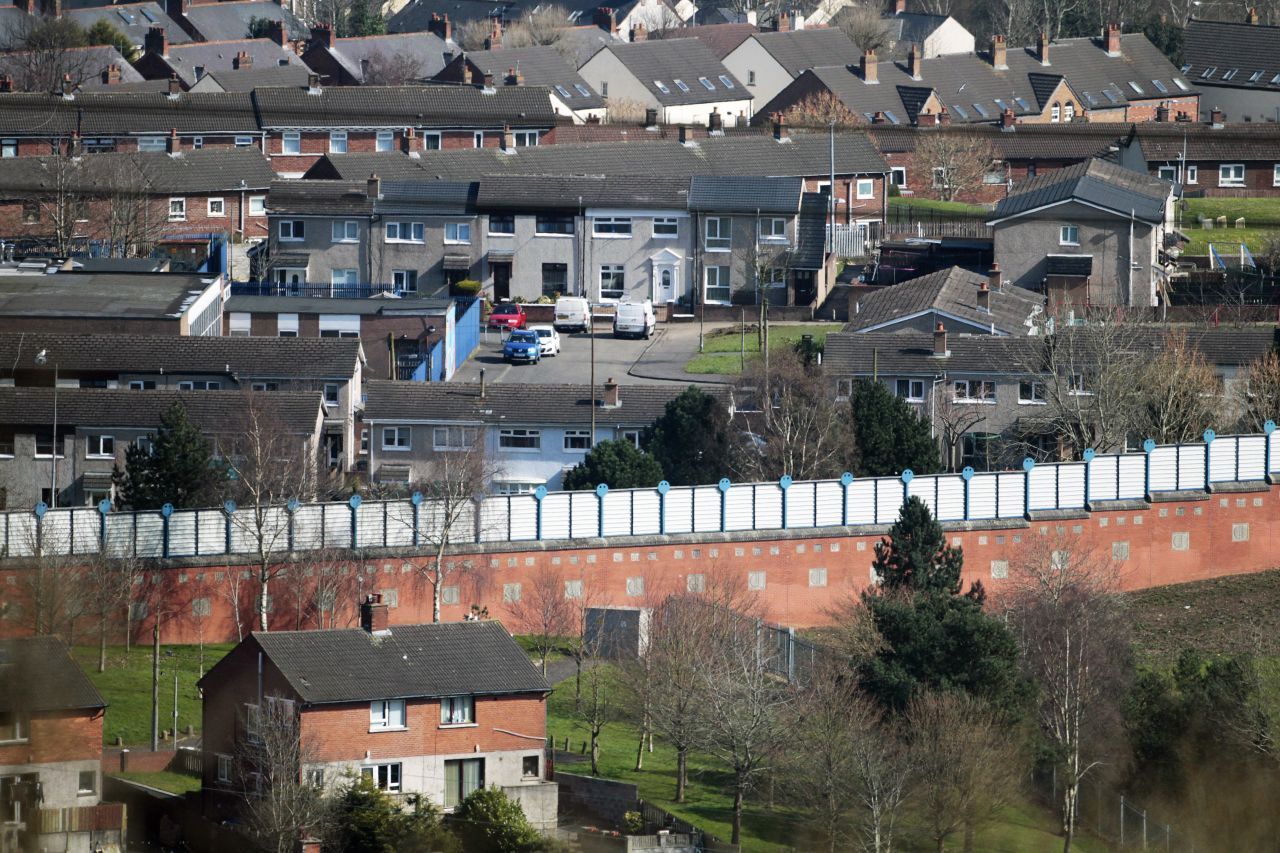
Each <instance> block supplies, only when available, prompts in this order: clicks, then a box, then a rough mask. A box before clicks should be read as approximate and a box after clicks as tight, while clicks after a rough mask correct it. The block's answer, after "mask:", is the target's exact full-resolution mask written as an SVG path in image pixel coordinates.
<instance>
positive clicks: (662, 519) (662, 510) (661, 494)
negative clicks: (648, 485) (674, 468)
mask: <svg viewBox="0 0 1280 853" xmlns="http://www.w3.org/2000/svg"><path fill="white" fill-rule="evenodd" d="M669 491H671V484H670V483H668V482H667V481H666V480H660V481H659V482H658V533H659V534H661V535H664V536H665V535H666V533H667V492H669Z"/></svg>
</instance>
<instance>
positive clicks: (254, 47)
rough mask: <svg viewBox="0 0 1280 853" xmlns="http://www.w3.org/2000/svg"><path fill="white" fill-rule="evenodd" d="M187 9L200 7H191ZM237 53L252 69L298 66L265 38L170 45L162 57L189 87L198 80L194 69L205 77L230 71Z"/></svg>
mask: <svg viewBox="0 0 1280 853" xmlns="http://www.w3.org/2000/svg"><path fill="white" fill-rule="evenodd" d="M219 5H221V4H219ZM191 8H192V9H198V8H202V7H199V6H192V7H191ZM241 53H244V54H247V55H248V56H249V58H250V59H251V61H252V63H253V66H252V67H253V68H255V69H262V68H271V67H276V66H279V65H282V64H284V65H302V60H301V59H300V58H298V54H296V53H294V52H293V51H292V50H290V49H288V48H284V47H281V46H280V45H278V44H276V43H275V42H274V41H272V40H271V39H267V38H260V39H249V38H241V39H238V40H235V41H208V42H191V43H190V44H179V45H170V47H169V52H168V53H166V54H165V55H164V62H165V64H166V65H168V66H169V67H170V68H171V69H173V73H175V74H177V75H178V77H179V78H180V79H181V80H182V82H183V84H185V85H187V86H191V85H192V84H194V83H195V82H196V81H197V80H198V79H200V78H199V75H198V74H197V73H196V69H197V68H203V69H204V73H206V74H207V73H208V72H210V71H231V70H232V69H233V68H234V64H235V59H236V57H237V56H238V55H239V54H241Z"/></svg>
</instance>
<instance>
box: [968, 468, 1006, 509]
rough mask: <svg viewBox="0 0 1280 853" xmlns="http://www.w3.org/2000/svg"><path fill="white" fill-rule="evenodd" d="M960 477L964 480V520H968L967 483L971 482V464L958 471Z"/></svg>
mask: <svg viewBox="0 0 1280 853" xmlns="http://www.w3.org/2000/svg"><path fill="white" fill-rule="evenodd" d="M960 479H961V480H964V520H965V521H968V520H969V484H970V483H972V482H973V466H972V465H966V466H964V470H963V471H961V472H960ZM997 514H999V513H997Z"/></svg>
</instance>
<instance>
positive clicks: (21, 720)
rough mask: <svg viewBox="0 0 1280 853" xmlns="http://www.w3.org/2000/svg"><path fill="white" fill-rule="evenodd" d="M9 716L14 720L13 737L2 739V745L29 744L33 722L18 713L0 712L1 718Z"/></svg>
mask: <svg viewBox="0 0 1280 853" xmlns="http://www.w3.org/2000/svg"><path fill="white" fill-rule="evenodd" d="M5 716H8V717H9V718H10V719H12V721H13V722H12V725H11V728H12V729H13V735H12V737H7V738H2V739H0V743H4V744H9V743H28V742H30V740H31V720H30V718H28V717H24V716H23V715H22V714H20V713H18V712H17V711H0V718H2V717H5Z"/></svg>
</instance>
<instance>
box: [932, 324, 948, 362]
mask: <svg viewBox="0 0 1280 853" xmlns="http://www.w3.org/2000/svg"><path fill="white" fill-rule="evenodd" d="M949 355H951V351H950V350H948V349H947V329H946V327H945V326H943V325H942V323H938V325H937V326H936V327H935V328H934V330H933V357H934V358H946V357H947V356H949Z"/></svg>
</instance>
